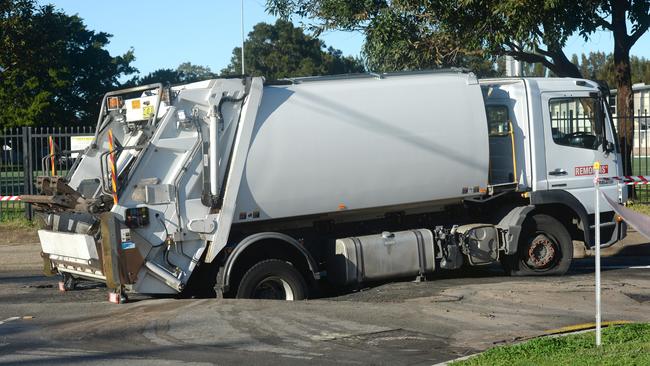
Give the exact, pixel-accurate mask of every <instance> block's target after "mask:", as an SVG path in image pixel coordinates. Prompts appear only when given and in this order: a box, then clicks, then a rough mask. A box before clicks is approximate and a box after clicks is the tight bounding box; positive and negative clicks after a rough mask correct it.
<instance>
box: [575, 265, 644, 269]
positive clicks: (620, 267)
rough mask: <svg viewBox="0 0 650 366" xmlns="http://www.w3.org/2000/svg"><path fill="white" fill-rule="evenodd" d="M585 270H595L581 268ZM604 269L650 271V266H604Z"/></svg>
mask: <svg viewBox="0 0 650 366" xmlns="http://www.w3.org/2000/svg"><path fill="white" fill-rule="evenodd" d="M581 268H584V269H594V267H581ZM601 268H602V269H650V265H647V266H602V267H601Z"/></svg>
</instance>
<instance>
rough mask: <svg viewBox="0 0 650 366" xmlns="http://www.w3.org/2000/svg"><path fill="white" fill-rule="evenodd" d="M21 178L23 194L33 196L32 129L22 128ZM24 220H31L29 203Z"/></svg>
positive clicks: (26, 206)
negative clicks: (22, 180) (22, 178)
mask: <svg viewBox="0 0 650 366" xmlns="http://www.w3.org/2000/svg"><path fill="white" fill-rule="evenodd" d="M22 135H23V177H24V180H25V181H24V187H25V188H24V193H23V194H33V193H34V170H33V169H32V165H33V162H32V149H31V145H32V144H31V142H32V138H31V137H32V136H31V135H32V128H31V127H23V131H22ZM25 218H27V220H31V219H32V205H30V204H29V203H26V204H25Z"/></svg>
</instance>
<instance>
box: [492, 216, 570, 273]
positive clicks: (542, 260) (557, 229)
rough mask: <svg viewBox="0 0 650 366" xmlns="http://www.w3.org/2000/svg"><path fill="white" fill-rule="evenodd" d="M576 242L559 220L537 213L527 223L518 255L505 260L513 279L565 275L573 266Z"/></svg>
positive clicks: (505, 265) (521, 236) (506, 267)
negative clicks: (516, 277)
mask: <svg viewBox="0 0 650 366" xmlns="http://www.w3.org/2000/svg"><path fill="white" fill-rule="evenodd" d="M572 260H573V241H572V240H571V235H570V234H569V231H568V230H567V229H566V227H564V225H562V223H560V222H559V221H558V220H556V219H554V218H553V217H551V216H548V215H544V214H537V215H534V216H532V217H530V218H529V219H527V220H526V222H525V223H524V226H523V228H522V232H521V235H520V237H519V247H518V248H517V253H515V254H514V255H512V256H508V257H506V258H505V259H504V261H503V265H504V268H505V270H506V272H507V273H509V274H510V275H511V276H561V275H563V274H565V273H566V272H567V271H568V270H569V267H570V266H571V261H572Z"/></svg>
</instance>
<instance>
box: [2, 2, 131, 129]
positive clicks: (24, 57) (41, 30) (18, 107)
mask: <svg viewBox="0 0 650 366" xmlns="http://www.w3.org/2000/svg"><path fill="white" fill-rule="evenodd" d="M110 37H111V35H110V34H107V33H104V32H98V33H97V32H95V31H92V30H88V29H87V28H86V26H85V25H84V23H83V21H82V19H81V18H79V17H78V16H69V15H66V14H65V13H63V12H61V11H58V10H56V9H55V8H54V7H53V6H52V5H46V6H38V5H37V2H36V1H35V0H0V49H1V50H2V52H0V127H14V126H32V125H41V126H43V125H46V126H52V125H80V124H94V122H95V121H94V118H95V116H96V115H97V113H98V110H99V102H100V99H101V96H102V95H103V94H104V93H105V92H107V91H108V90H111V89H114V88H115V87H117V86H118V85H119V79H120V77H122V76H123V75H129V74H132V73H134V72H135V71H136V69H135V68H133V67H132V66H131V62H132V61H133V60H134V59H135V57H134V55H133V51H132V50H130V51H128V52H126V53H125V54H123V55H120V56H111V55H110V54H109V52H108V51H107V50H106V49H105V46H106V45H107V44H108V43H109V39H110Z"/></svg>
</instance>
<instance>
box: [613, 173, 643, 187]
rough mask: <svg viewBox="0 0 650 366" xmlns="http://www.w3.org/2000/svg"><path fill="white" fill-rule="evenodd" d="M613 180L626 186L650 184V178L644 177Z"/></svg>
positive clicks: (615, 178)
mask: <svg viewBox="0 0 650 366" xmlns="http://www.w3.org/2000/svg"><path fill="white" fill-rule="evenodd" d="M612 179H614V180H618V181H620V182H621V184H622V185H626V186H637V185H644V184H650V176H644V175H624V176H622V177H612Z"/></svg>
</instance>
